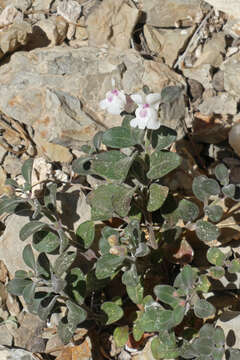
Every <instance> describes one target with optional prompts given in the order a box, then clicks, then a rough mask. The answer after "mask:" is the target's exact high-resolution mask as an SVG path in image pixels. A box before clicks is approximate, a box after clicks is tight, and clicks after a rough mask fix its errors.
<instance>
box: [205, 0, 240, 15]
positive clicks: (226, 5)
mask: <svg viewBox="0 0 240 360" xmlns="http://www.w3.org/2000/svg"><path fill="white" fill-rule="evenodd" d="M205 1H206V2H207V3H209V4H210V5H212V6H214V7H215V8H216V9H217V10H221V11H223V12H225V13H227V14H228V15H232V16H233V17H236V18H240V3H239V1H238V0H228V1H226V0H205Z"/></svg>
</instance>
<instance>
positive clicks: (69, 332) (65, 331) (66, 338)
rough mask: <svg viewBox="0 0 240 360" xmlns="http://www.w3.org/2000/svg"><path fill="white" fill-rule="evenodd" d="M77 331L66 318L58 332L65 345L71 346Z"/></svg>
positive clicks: (61, 321) (60, 324)
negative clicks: (70, 343)
mask: <svg viewBox="0 0 240 360" xmlns="http://www.w3.org/2000/svg"><path fill="white" fill-rule="evenodd" d="M75 330H76V326H75V327H70V326H69V325H68V322H67V317H64V318H63V319H61V320H60V321H59V324H58V327H57V332H58V335H59V337H60V339H61V341H62V343H63V344H64V345H67V344H69V342H70V340H71V338H72V337H73V335H74V333H75Z"/></svg>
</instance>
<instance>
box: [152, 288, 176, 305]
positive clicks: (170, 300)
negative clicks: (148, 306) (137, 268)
mask: <svg viewBox="0 0 240 360" xmlns="http://www.w3.org/2000/svg"><path fill="white" fill-rule="evenodd" d="M154 294H155V295H156V296H157V298H158V299H159V300H160V301H162V302H164V303H166V304H168V305H170V306H171V307H172V308H174V307H176V306H178V305H179V302H180V299H179V297H178V294H177V291H176V289H175V288H174V287H172V286H169V285H157V286H155V287H154Z"/></svg>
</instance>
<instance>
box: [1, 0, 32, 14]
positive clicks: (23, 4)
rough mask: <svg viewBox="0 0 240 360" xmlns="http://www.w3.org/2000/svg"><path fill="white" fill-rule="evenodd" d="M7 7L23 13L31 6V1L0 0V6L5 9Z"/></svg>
mask: <svg viewBox="0 0 240 360" xmlns="http://www.w3.org/2000/svg"><path fill="white" fill-rule="evenodd" d="M8 5H12V6H14V7H15V8H17V9H20V10H22V11H25V10H27V9H29V8H30V6H31V5H32V0H0V6H1V7H2V8H5V7H6V6H8Z"/></svg>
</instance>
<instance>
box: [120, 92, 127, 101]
mask: <svg viewBox="0 0 240 360" xmlns="http://www.w3.org/2000/svg"><path fill="white" fill-rule="evenodd" d="M118 97H119V99H121V100H122V101H123V102H124V104H126V103H127V99H126V95H125V94H124V92H123V91H122V90H121V91H119V95H118Z"/></svg>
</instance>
